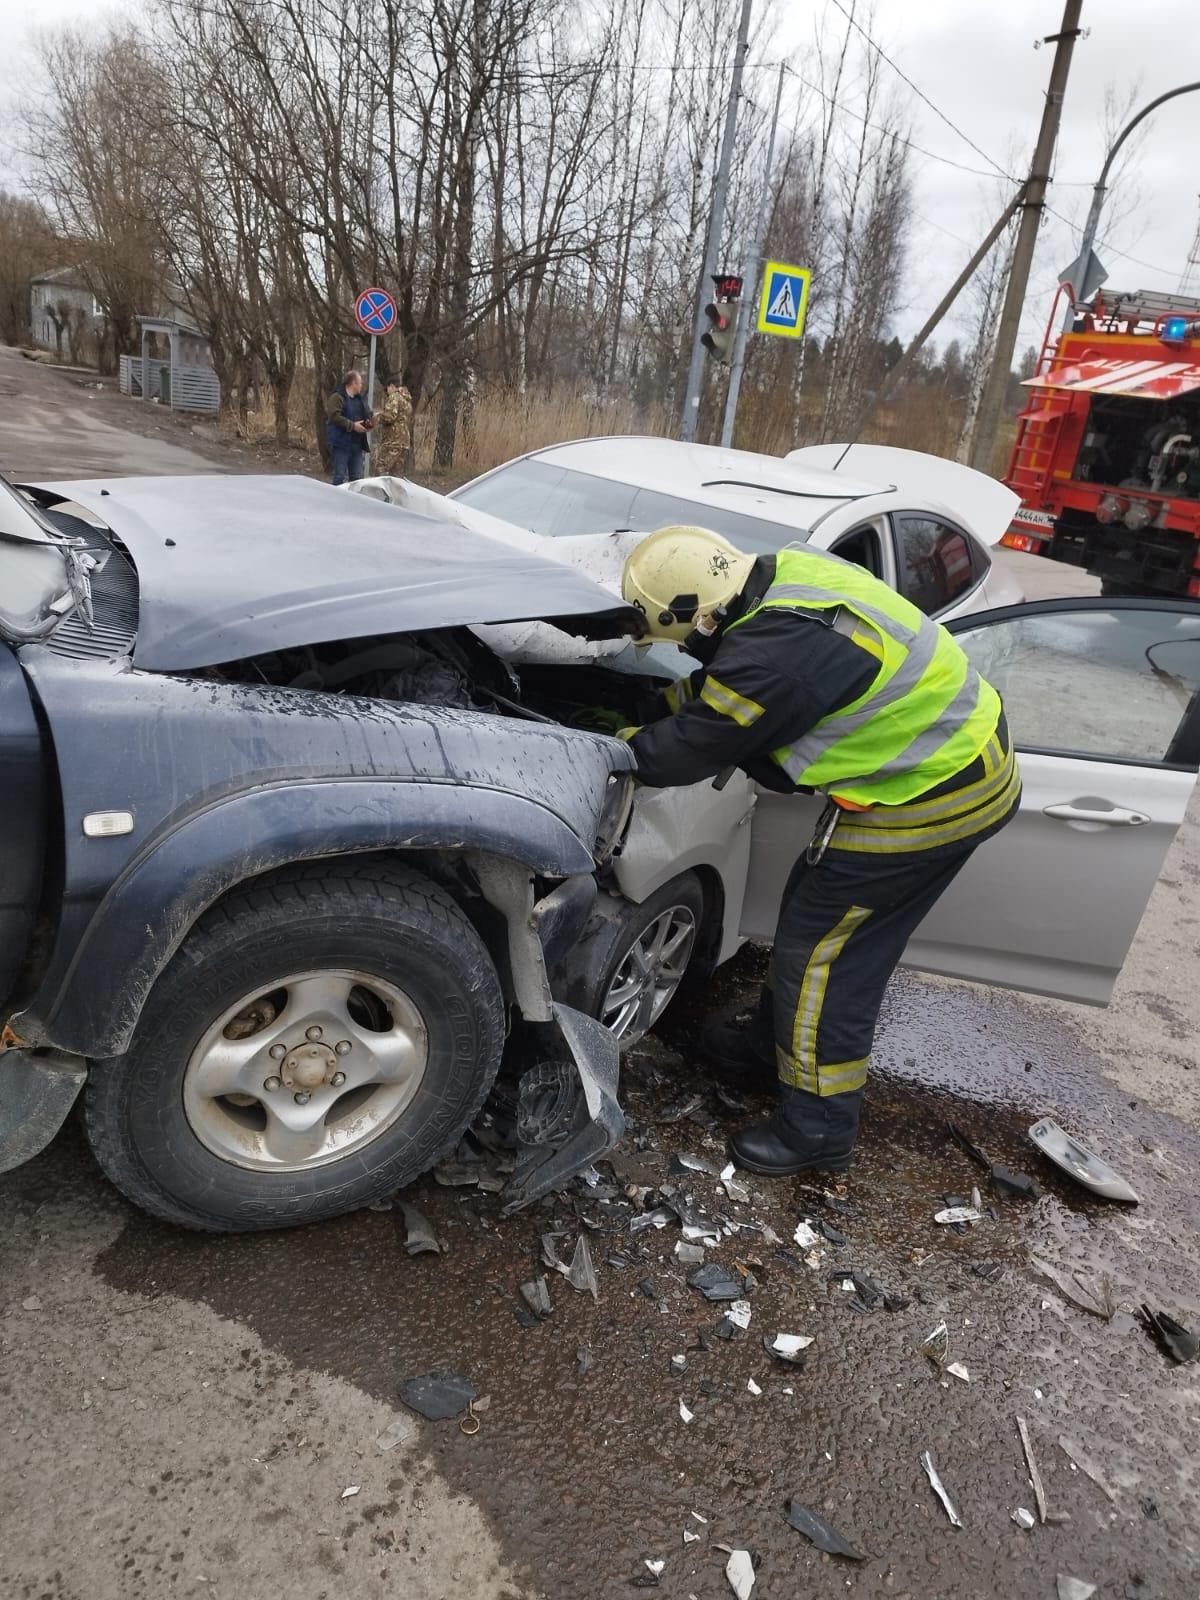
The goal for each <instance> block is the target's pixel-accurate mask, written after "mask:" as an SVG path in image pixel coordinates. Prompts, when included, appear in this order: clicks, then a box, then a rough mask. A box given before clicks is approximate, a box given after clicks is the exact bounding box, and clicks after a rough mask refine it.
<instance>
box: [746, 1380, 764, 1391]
mask: <svg viewBox="0 0 1200 1600" xmlns="http://www.w3.org/2000/svg"><path fill="white" fill-rule="evenodd" d="M746 1388H747V1389H749V1391H750V1393H751V1394H761V1393H762V1390H761V1389H760V1388H759V1386H758V1384H757V1383H755V1381H754V1379H753V1378H747V1379H746Z"/></svg>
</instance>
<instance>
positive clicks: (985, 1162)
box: [946, 1118, 992, 1172]
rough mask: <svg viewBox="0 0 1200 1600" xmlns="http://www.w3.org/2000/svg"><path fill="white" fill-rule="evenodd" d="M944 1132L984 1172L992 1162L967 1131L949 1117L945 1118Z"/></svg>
mask: <svg viewBox="0 0 1200 1600" xmlns="http://www.w3.org/2000/svg"><path fill="white" fill-rule="evenodd" d="M946 1132H947V1133H948V1134H949V1135H950V1137H951V1138H952V1139H953V1140H954V1142H955V1144H956V1145H957V1146H958V1148H959V1149H960V1150H962V1151H964V1152H965V1154H967V1155H968V1156H970V1158H971V1160H972V1161H973V1162H974V1163H975V1165H976V1166H977V1167H982V1168H983V1170H984V1171H985V1172H987V1171H988V1170H989V1169H990V1167H991V1165H992V1163H991V1161H990V1160H989V1159H988V1156H987V1153H986V1152H985V1151H984V1150H981V1149H980V1147H979V1146H978V1145H977V1144H976V1143H975V1141H974V1139H972V1138H971V1136H970V1134H969V1133H967V1132H966V1131H965V1129H963V1128H960V1127H959V1126H958V1124H957V1123H955V1122H951V1121H950V1119H949V1118H947V1119H946Z"/></svg>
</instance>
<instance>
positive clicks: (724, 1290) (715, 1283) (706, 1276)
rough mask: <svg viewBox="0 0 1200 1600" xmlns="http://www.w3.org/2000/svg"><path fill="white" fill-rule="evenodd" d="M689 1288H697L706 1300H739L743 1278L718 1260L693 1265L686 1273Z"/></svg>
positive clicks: (742, 1287) (743, 1290) (743, 1289)
mask: <svg viewBox="0 0 1200 1600" xmlns="http://www.w3.org/2000/svg"><path fill="white" fill-rule="evenodd" d="M687 1281H688V1284H689V1286H690V1287H691V1288H693V1289H699V1291H700V1293H701V1294H702V1295H703V1296H704V1298H705V1299H706V1300H740V1299H741V1298H742V1295H743V1293H744V1292H745V1284H744V1280H743V1279H742V1278H741V1277H739V1276H737V1275H736V1274H735V1273H733V1272H731V1271H730V1269H729V1268H728V1267H724V1266H721V1265H720V1263H719V1262H716V1261H710V1262H709V1263H708V1264H707V1265H706V1266H703V1267H695V1268H694V1269H693V1270H692V1271H691V1272H689V1273H688V1275H687Z"/></svg>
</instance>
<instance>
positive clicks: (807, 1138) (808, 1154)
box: [729, 1083, 863, 1178]
mask: <svg viewBox="0 0 1200 1600" xmlns="http://www.w3.org/2000/svg"><path fill="white" fill-rule="evenodd" d="M862 1097H863V1092H862V1090H861V1089H856V1090H854V1091H853V1092H852V1093H850V1094H830V1095H819V1094H809V1093H807V1092H806V1091H805V1090H803V1089H793V1088H792V1086H791V1084H790V1083H781V1084H780V1085H779V1109H778V1111H776V1113H775V1115H774V1116H773V1117H771V1118H769V1120H768V1121H766V1122H754V1123H751V1125H750V1126H749V1127H748V1128H739V1129H738V1130H737V1132H736V1133H732V1134H730V1136H729V1154H730V1155H731V1156H732V1157H733V1159H734V1161H736V1162H737V1164H738V1166H739V1167H743V1168H745V1170H746V1171H747V1172H761V1173H762V1174H763V1175H764V1176H766V1177H768V1178H784V1177H788V1176H790V1175H791V1174H792V1173H796V1172H842V1171H844V1170H845V1169H846V1168H847V1167H848V1166H849V1165H850V1156H851V1153H852V1151H853V1149H854V1141H855V1139H856V1138H857V1137H858V1113H859V1107H860V1106H861V1105H862Z"/></svg>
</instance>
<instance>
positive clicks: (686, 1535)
mask: <svg viewBox="0 0 1200 1600" xmlns="http://www.w3.org/2000/svg"><path fill="white" fill-rule="evenodd" d="M683 1542H684V1544H699V1543H700V1535H699V1534H698V1533H693V1532H692V1530H691V1529H690V1528H685V1529H684V1530H683Z"/></svg>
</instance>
